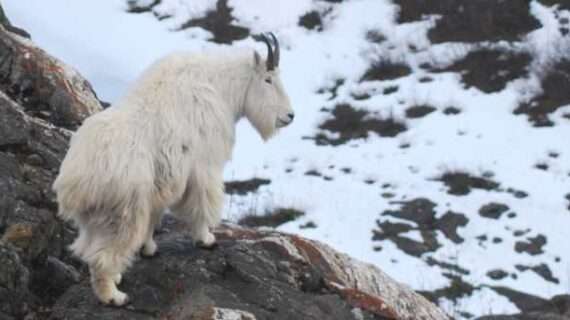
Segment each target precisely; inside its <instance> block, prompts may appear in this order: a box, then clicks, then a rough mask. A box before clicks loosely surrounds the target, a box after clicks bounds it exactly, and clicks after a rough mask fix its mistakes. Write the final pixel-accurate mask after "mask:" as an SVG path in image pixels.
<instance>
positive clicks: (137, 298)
mask: <svg viewBox="0 0 570 320" xmlns="http://www.w3.org/2000/svg"><path fill="white" fill-rule="evenodd" d="M165 225H166V226H167V228H168V229H169V230H170V232H162V233H160V234H159V236H158V244H159V250H160V251H159V252H160V253H159V255H158V256H157V257H155V258H152V259H142V260H140V261H137V263H136V264H135V265H134V267H133V268H132V269H131V270H129V271H128V272H127V273H126V274H125V275H124V277H123V283H122V284H121V287H122V289H124V290H125V291H127V292H129V293H130V294H131V297H132V299H133V303H132V304H131V305H130V306H129V307H127V308H125V309H117V308H111V307H103V306H101V305H100V304H99V303H98V302H97V300H96V298H95V297H94V295H93V293H92V292H91V290H90V288H89V281H87V280H85V281H83V282H82V283H81V284H78V285H76V286H73V287H72V288H71V289H69V290H68V291H67V292H66V293H65V294H64V295H63V296H62V297H61V298H60V299H59V301H58V302H57V303H56V305H55V307H54V311H53V314H52V319H54V320H55V319H122V318H127V317H128V318H130V319H150V318H161V319H162V318H165V319H226V318H216V317H213V316H212V314H213V313H214V312H218V313H219V314H233V318H231V317H229V316H228V317H227V319H250V318H251V319H447V316H446V315H445V314H444V313H443V312H442V311H440V310H439V309H437V307H435V306H434V305H433V304H431V303H430V302H428V301H427V300H426V299H424V298H423V297H421V296H420V295H418V294H416V293H415V292H414V291H413V290H411V289H410V288H408V287H406V286H405V285H402V284H399V283H397V282H395V281H394V280H392V279H391V278H389V277H388V276H387V275H386V274H384V273H383V272H382V271H380V270H379V269H378V268H376V267H374V266H372V265H369V264H365V263H362V262H358V261H356V260H353V259H351V258H350V257H348V256H346V255H344V254H340V253H338V252H336V251H334V250H333V249H331V248H330V247H328V246H326V245H324V244H322V243H319V242H316V241H311V240H307V239H303V238H301V237H298V236H294V235H287V234H283V233H279V232H275V231H261V230H253V229H245V228H241V227H238V226H234V225H223V226H222V227H220V228H219V229H218V230H217V232H216V233H217V236H218V238H219V245H218V247H217V248H216V249H214V250H204V249H199V248H196V247H194V246H193V245H192V242H191V240H190V238H188V237H186V236H185V235H184V233H183V232H182V231H181V230H182V228H183V227H182V226H181V225H178V223H177V222H175V221H173V220H172V219H170V220H169V221H167V222H166V223H165ZM221 310H224V311H221ZM355 310H358V311H355ZM355 312H356V313H358V314H359V315H361V316H362V317H360V318H357V317H355ZM205 315H206V316H205ZM252 317H253V318H252Z"/></svg>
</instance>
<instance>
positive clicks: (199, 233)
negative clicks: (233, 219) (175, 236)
mask: <svg viewBox="0 0 570 320" xmlns="http://www.w3.org/2000/svg"><path fill="white" fill-rule="evenodd" d="M223 200H224V182H223V179H222V170H221V169H220V170H203V171H200V172H196V173H194V174H193V175H192V176H191V177H190V179H189V182H188V186H187V188H186V192H184V196H183V197H182V200H181V201H180V202H179V203H178V204H177V205H176V206H174V207H173V208H172V211H173V212H174V214H175V215H176V216H178V217H180V218H181V219H183V220H184V221H186V222H188V223H189V224H190V233H191V236H192V240H193V241H194V243H195V244H196V245H198V246H201V247H206V248H211V247H213V246H214V245H215V244H216V237H215V236H214V234H213V233H212V228H214V227H216V226H217V225H218V224H219V223H220V220H221V211H222V207H223Z"/></svg>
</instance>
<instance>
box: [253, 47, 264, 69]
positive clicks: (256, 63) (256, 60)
mask: <svg viewBox="0 0 570 320" xmlns="http://www.w3.org/2000/svg"><path fill="white" fill-rule="evenodd" d="M253 66H254V68H255V70H258V71H262V70H263V68H264V65H263V62H261V56H260V55H259V53H257V51H253Z"/></svg>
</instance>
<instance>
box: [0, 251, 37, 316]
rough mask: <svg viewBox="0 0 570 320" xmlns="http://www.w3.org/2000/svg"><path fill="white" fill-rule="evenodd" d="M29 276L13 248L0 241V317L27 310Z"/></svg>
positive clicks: (21, 313) (21, 314)
mask: <svg viewBox="0 0 570 320" xmlns="http://www.w3.org/2000/svg"><path fill="white" fill-rule="evenodd" d="M29 276H30V274H29V272H28V269H27V268H26V267H25V266H24V265H23V263H22V261H21V259H20V257H19V256H18V254H17V253H16V250H15V248H14V247H12V246H10V245H9V244H7V243H4V242H3V241H0V319H4V318H8V317H9V316H10V315H11V316H14V317H17V316H20V317H22V316H23V315H25V314H26V313H27V312H28V311H29V306H28V304H27V302H26V301H27V300H28V298H29V292H28V283H29V280H30V278H29ZM8 319H10V318H8Z"/></svg>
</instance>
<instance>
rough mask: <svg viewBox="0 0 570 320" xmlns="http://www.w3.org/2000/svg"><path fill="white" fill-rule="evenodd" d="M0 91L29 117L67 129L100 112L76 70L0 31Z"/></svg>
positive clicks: (30, 44)
mask: <svg viewBox="0 0 570 320" xmlns="http://www.w3.org/2000/svg"><path fill="white" fill-rule="evenodd" d="M0 89H1V90H2V91H3V92H4V93H5V94H6V95H7V96H8V97H10V98H11V99H12V100H13V101H15V102H17V103H18V104H19V105H21V106H22V107H23V111H25V112H26V113H27V114H28V115H31V116H34V117H37V118H40V119H43V120H47V121H49V122H50V123H52V124H54V125H57V126H61V127H64V128H67V129H75V128H77V127H78V126H79V125H80V124H81V122H82V121H83V119H85V118H86V117H88V116H89V115H91V114H93V113H95V112H98V111H100V110H101V109H102V107H101V104H100V103H99V101H98V100H97V98H96V96H95V93H94V91H93V89H92V88H91V85H90V84H89V82H87V81H86V80H85V79H84V78H83V77H82V76H81V75H80V74H79V73H78V72H77V71H76V70H74V69H73V68H71V67H70V66H68V65H65V64H64V63H62V62H61V61H59V60H58V59H56V58H54V57H52V56H50V55H48V54H47V53H46V52H45V51H43V50H42V49H40V48H38V47H37V46H35V45H34V44H33V43H32V42H31V41H30V40H29V39H26V38H24V37H21V36H19V35H17V34H16V33H13V32H10V31H8V30H7V29H6V28H4V27H2V28H0Z"/></svg>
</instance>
